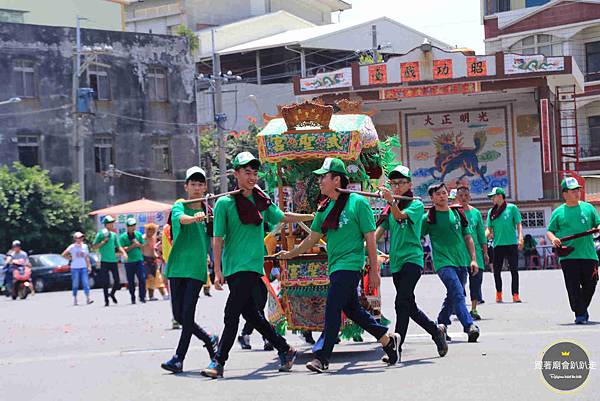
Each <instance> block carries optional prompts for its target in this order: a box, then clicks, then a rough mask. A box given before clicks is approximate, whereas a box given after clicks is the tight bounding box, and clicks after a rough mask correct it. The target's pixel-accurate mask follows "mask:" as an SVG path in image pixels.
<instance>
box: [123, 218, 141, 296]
mask: <svg viewBox="0 0 600 401" xmlns="http://www.w3.org/2000/svg"><path fill="white" fill-rule="evenodd" d="M136 224H137V221H135V219H134V218H133V217H130V218H128V219H127V223H126V225H127V231H126V232H124V233H123V234H121V236H120V237H119V243H120V244H121V246H122V247H123V249H125V252H127V263H125V273H126V274H127V288H128V289H129V294H130V295H131V303H132V304H135V277H136V276H137V279H138V285H139V287H140V290H139V295H140V302H141V303H146V269H145V268H144V258H143V256H142V249H141V248H142V245H143V244H144V238H143V236H142V233H140V232H138V231H136V230H135V229H136Z"/></svg>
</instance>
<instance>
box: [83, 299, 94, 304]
mask: <svg viewBox="0 0 600 401" xmlns="http://www.w3.org/2000/svg"><path fill="white" fill-rule="evenodd" d="M85 303H86V304H88V305H90V304H93V303H94V300H93V299H88V300H87V301H85Z"/></svg>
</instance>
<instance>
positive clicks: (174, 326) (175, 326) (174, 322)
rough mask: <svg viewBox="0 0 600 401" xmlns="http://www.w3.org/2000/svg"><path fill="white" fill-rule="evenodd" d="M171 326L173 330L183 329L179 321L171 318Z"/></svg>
mask: <svg viewBox="0 0 600 401" xmlns="http://www.w3.org/2000/svg"><path fill="white" fill-rule="evenodd" d="M171 328H172V329H173V330H179V329H181V325H180V324H179V322H178V321H177V320H175V319H171Z"/></svg>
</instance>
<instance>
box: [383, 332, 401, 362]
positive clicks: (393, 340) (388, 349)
mask: <svg viewBox="0 0 600 401" xmlns="http://www.w3.org/2000/svg"><path fill="white" fill-rule="evenodd" d="M389 336H390V341H389V342H388V343H387V345H386V346H385V347H383V350H384V351H385V353H386V354H387V357H388V360H387V364H388V365H395V364H396V363H398V362H400V340H401V339H400V334H398V333H392V334H390V335H389Z"/></svg>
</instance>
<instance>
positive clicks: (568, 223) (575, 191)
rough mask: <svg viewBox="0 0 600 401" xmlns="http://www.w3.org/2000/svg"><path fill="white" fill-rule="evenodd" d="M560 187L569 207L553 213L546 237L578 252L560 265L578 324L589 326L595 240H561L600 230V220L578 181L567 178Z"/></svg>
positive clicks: (594, 280)
mask: <svg viewBox="0 0 600 401" xmlns="http://www.w3.org/2000/svg"><path fill="white" fill-rule="evenodd" d="M560 186H561V189H562V195H563V198H564V200H565V203H563V204H562V205H560V206H559V207H558V208H556V209H555V210H554V211H553V212H552V216H551V217H550V223H549V224H548V232H547V233H546V236H547V237H548V239H549V240H550V242H551V243H552V245H553V246H555V247H559V246H568V247H573V248H574V249H573V251H572V252H571V253H569V254H568V255H565V256H561V257H559V261H560V266H561V268H562V271H563V276H564V277H565V286H566V288H567V294H568V296H569V303H570V305H571V310H572V311H573V312H574V313H575V324H587V323H588V320H589V318H590V316H589V313H588V310H587V309H588V307H589V306H590V302H591V301H592V297H593V296H594V291H595V290H596V284H597V283H598V255H597V254H596V249H595V247H594V240H593V238H592V236H591V235H588V236H585V237H581V238H577V239H574V240H570V241H565V242H564V243H563V242H562V241H561V240H560V237H565V236H568V235H573V234H578V233H581V232H584V231H587V230H590V229H592V228H600V217H599V216H598V212H597V211H596V208H594V206H592V205H591V204H589V203H587V202H582V201H581V200H580V199H581V186H580V185H579V183H578V182H577V180H576V179H575V178H573V177H566V178H565V179H563V180H562V182H561V184H560Z"/></svg>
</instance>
